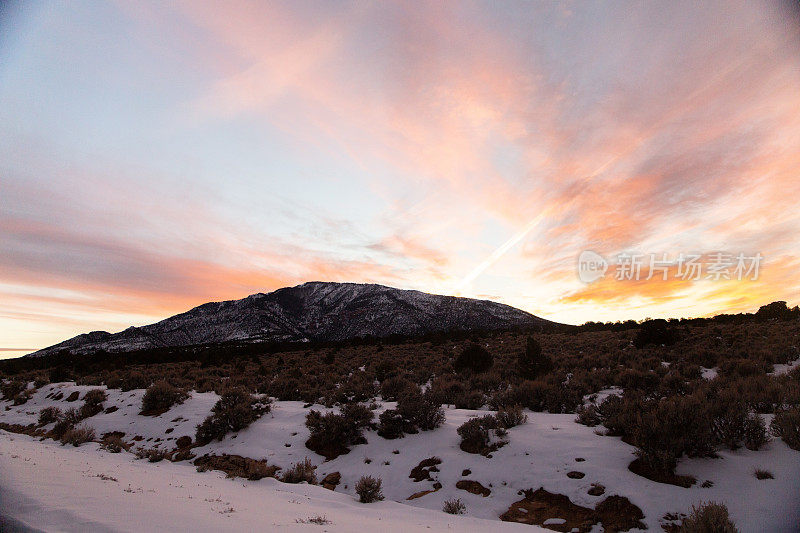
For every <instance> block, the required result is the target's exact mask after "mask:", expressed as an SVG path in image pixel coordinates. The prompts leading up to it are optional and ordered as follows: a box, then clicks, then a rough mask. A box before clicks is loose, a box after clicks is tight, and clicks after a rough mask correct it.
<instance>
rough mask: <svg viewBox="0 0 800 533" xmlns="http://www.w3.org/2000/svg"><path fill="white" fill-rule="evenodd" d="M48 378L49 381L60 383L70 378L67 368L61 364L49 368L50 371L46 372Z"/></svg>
mask: <svg viewBox="0 0 800 533" xmlns="http://www.w3.org/2000/svg"><path fill="white" fill-rule="evenodd" d="M48 378H49V379H50V383H61V382H64V381H69V380H70V373H69V370H67V369H66V367H63V366H61V365H59V366H54V367H53V368H51V369H50V372H49V373H48Z"/></svg>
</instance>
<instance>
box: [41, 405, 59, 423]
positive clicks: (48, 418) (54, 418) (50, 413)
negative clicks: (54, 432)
mask: <svg viewBox="0 0 800 533" xmlns="http://www.w3.org/2000/svg"><path fill="white" fill-rule="evenodd" d="M62 416H63V415H62V413H61V409H59V408H58V407H45V408H44V409H42V410H41V411H39V425H40V426H46V425H47V424H52V423H53V422H58V421H59V420H60V419H61V417H62Z"/></svg>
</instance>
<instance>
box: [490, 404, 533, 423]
mask: <svg viewBox="0 0 800 533" xmlns="http://www.w3.org/2000/svg"><path fill="white" fill-rule="evenodd" d="M495 418H496V419H497V424H498V425H499V426H500V427H501V428H504V429H508V428H513V427H515V426H519V425H521V424H524V423H525V422H527V421H528V416H527V415H526V414H525V413H523V412H522V407H520V406H519V405H514V406H511V407H503V408H500V409H499V410H498V411H497V414H496V415H495Z"/></svg>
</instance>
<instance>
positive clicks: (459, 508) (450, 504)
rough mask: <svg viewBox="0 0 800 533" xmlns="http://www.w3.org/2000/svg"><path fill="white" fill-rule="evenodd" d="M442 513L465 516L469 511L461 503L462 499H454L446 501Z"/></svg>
mask: <svg viewBox="0 0 800 533" xmlns="http://www.w3.org/2000/svg"><path fill="white" fill-rule="evenodd" d="M442 511H444V512H445V513H447V514H464V513H465V512H466V511H467V506H466V505H464V502H462V501H461V498H454V499H452V500H445V501H444V505H442Z"/></svg>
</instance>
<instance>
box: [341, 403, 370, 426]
mask: <svg viewBox="0 0 800 533" xmlns="http://www.w3.org/2000/svg"><path fill="white" fill-rule="evenodd" d="M339 411H340V412H341V414H342V416H343V417H344V418H345V421H346V422H347V423H348V424H351V425H352V426H355V427H356V428H365V427H368V426H370V425H371V424H372V419H373V418H374V417H375V414H374V413H373V412H372V411H371V410H370V408H369V407H367V406H366V405H364V404H363V403H347V404H344V405H343V406H342V407H341V409H340V410H339Z"/></svg>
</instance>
